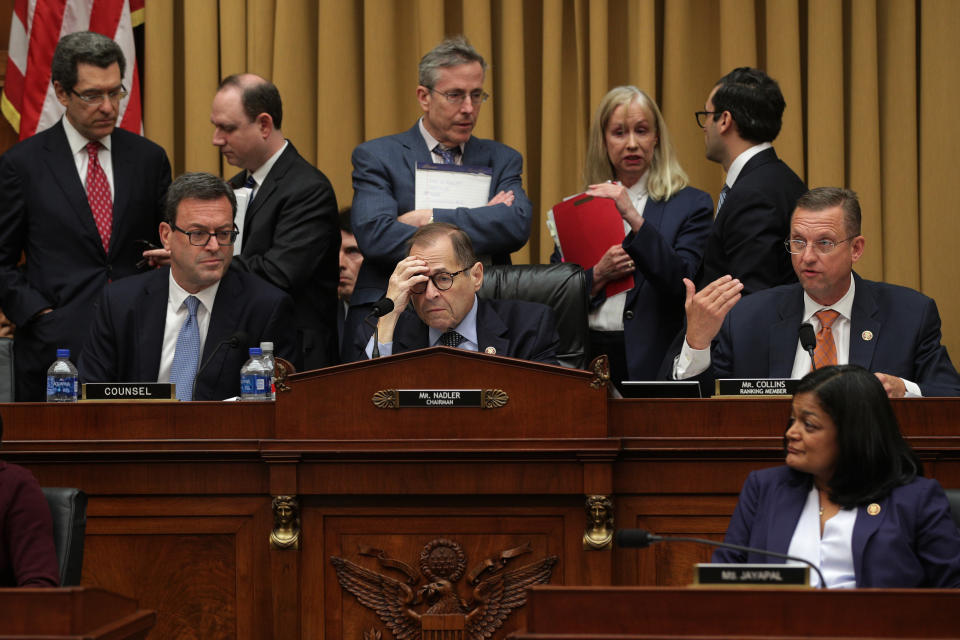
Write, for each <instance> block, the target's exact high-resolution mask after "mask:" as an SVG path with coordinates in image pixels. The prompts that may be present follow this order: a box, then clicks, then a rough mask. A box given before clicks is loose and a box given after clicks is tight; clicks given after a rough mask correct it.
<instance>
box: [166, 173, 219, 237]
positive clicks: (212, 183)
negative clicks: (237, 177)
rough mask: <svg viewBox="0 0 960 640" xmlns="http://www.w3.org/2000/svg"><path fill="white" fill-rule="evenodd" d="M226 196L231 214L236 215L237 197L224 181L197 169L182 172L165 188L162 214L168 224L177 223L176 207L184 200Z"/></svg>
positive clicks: (212, 198)
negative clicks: (165, 194) (195, 170)
mask: <svg viewBox="0 0 960 640" xmlns="http://www.w3.org/2000/svg"><path fill="white" fill-rule="evenodd" d="M220 198H226V199H227V200H228V201H229V202H230V209H231V210H232V216H233V217H236V215H237V197H236V196H235V195H233V189H231V188H230V185H228V184H227V183H226V182H224V181H223V180H221V179H220V178H218V177H217V176H215V175H213V174H211V173H204V172H202V171H197V172H194V173H184V174H183V175H181V176H180V177H178V178H177V179H176V180H174V181H173V184H171V185H170V188H169V189H167V198H166V200H165V201H164V207H163V215H164V219H165V220H166V221H167V224H169V225H175V224H176V223H177V209H178V208H179V207H180V203H181V202H183V201H184V200H188V199H195V200H219V199H220Z"/></svg>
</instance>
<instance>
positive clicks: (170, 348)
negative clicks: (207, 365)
mask: <svg viewBox="0 0 960 640" xmlns="http://www.w3.org/2000/svg"><path fill="white" fill-rule="evenodd" d="M219 288H220V282H219V281H218V282H216V283H215V284H212V285H210V286H209V287H207V288H206V289H203V290H202V291H199V292H198V293H188V292H187V291H185V290H184V289H183V287H181V286H180V285H179V284H177V281H176V280H174V279H173V272H172V271H171V272H170V293H169V295H168V296H167V321H166V324H164V327H163V347H162V348H161V350H160V371H159V372H158V373H157V382H170V369H171V367H173V354H174V353H176V351H177V337H178V336H179V335H180V329H181V327H183V323H184V322H186V321H187V318H189V317H190V312H189V311H188V310H187V305H185V304H184V301H185V300H186V299H187V297H188V296H191V295H192V296H195V297H196V298H197V299H198V300H200V304H199V305H197V328H198V329H199V330H200V354H201V359H202V354H203V346H204V344H206V342H207V329H208V328H210V314H211V313H213V301H214V300H216V298H217V289H219ZM200 364H201V363H200V362H198V363H197V368H198V369H199V367H200Z"/></svg>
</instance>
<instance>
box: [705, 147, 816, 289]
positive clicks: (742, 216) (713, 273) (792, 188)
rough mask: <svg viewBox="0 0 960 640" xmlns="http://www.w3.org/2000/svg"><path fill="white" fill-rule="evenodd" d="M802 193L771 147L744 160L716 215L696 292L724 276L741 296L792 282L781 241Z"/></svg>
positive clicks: (793, 277) (803, 187) (804, 188)
mask: <svg viewBox="0 0 960 640" xmlns="http://www.w3.org/2000/svg"><path fill="white" fill-rule="evenodd" d="M806 191H807V186H806V185H805V184H804V183H803V180H801V179H800V178H799V177H798V176H797V174H795V173H794V172H793V170H792V169H790V167H788V166H787V165H786V163H784V162H783V161H782V160H780V159H779V158H778V157H777V153H776V151H774V150H773V149H765V150H763V151H761V152H760V153H758V154H757V155H755V156H753V157H752V158H750V160H748V161H747V163H746V164H745V165H744V166H743V170H742V171H741V172H740V175H739V176H737V181H736V182H734V183H733V187H732V188H731V189H730V191H729V192H728V193H727V197H726V198H725V199H724V201H723V206H722V207H720V210H719V211H718V212H717V217H716V220H714V223H713V230H712V231H711V232H710V237H709V239H708V240H707V248H706V251H705V252H704V254H703V267H702V269H701V271H700V275H699V277H698V278H697V290H700V289H702V288H703V287H705V286H706V285H708V284H710V283H711V282H713V281H714V280H716V279H717V278H719V277H721V276H724V275H726V274H730V275H732V276H733V277H734V278H739V279H740V282H742V283H743V293H744V295H746V294H749V293H753V292H754V291H759V290H761V289H766V288H768V287H775V286H777V285H780V284H787V283H790V282H796V280H797V276H796V274H795V273H794V272H793V266H792V265H791V263H790V254H789V253H787V250H786V249H784V247H783V241H784V240H786V238H787V236H789V235H790V216H791V214H792V213H793V209H794V206H795V205H796V204H797V198H799V197H800V196H802V195H803V194H804V193H805V192H806Z"/></svg>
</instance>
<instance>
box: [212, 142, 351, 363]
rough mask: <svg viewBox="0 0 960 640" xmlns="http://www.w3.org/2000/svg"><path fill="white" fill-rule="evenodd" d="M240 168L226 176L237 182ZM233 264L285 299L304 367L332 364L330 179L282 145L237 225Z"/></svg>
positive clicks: (336, 245) (335, 240)
mask: <svg viewBox="0 0 960 640" xmlns="http://www.w3.org/2000/svg"><path fill="white" fill-rule="evenodd" d="M245 180H246V172H241V173H238V174H237V175H235V176H234V177H233V178H231V179H230V186H232V187H233V188H234V189H237V188H240V187H242V186H243V183H244V181H245ZM241 249H242V252H241V254H240V255H239V256H235V257H234V258H233V262H232V264H233V265H235V266H236V267H238V268H240V269H243V270H244V271H249V272H251V273H255V274H257V275H258V276H260V277H261V278H263V279H264V280H266V281H267V282H269V283H270V284H272V285H274V286H275V287H278V288H280V289H283V290H284V291H286V292H287V293H289V294H290V297H291V298H293V304H294V308H295V316H294V319H295V322H296V326H297V331H298V333H299V334H300V345H301V347H302V349H303V364H304V366H305V367H306V368H307V369H319V368H320V367H325V366H328V365H332V364H336V363H337V362H339V357H338V355H337V354H338V351H339V346H338V341H337V305H338V304H339V302H338V300H337V284H338V282H339V279H340V219H339V215H338V213H337V198H336V196H335V195H334V193H333V187H332V186H331V185H330V181H329V180H327V177H326V176H325V175H323V173H322V172H321V171H320V170H319V169H317V168H316V167H314V166H313V165H312V164H310V163H309V162H307V161H306V160H304V159H303V158H302V157H301V156H300V154H299V153H297V150H296V149H295V148H294V146H293V144H292V143H288V144H287V148H286V149H284V151H283V153H281V154H280V157H279V158H277V161H276V162H275V163H274V165H273V167H271V168H270V172H269V173H267V177H266V178H265V179H264V181H263V184H262V185H260V187H259V188H258V189H257V191H256V197H254V199H253V202H252V203H250V206H249V207H248V208H247V213H246V215H245V216H244V223H243V241H242V244H241Z"/></svg>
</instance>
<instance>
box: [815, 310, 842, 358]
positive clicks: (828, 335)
mask: <svg viewBox="0 0 960 640" xmlns="http://www.w3.org/2000/svg"><path fill="white" fill-rule="evenodd" d="M813 315H815V316H817V320H819V321H820V331H818V332H817V346H816V348H815V349H814V350H813V364H814V366H815V367H816V368H817V369H822V368H823V367H828V366H830V365H832V364H837V344H836V343H835V342H834V341H833V329H831V327H832V326H833V323H834V322H835V321H836V319H837V318H839V317H840V312H839V311H834V310H833V309H821V310H820V311H817V312H816V313H815V314H813Z"/></svg>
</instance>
